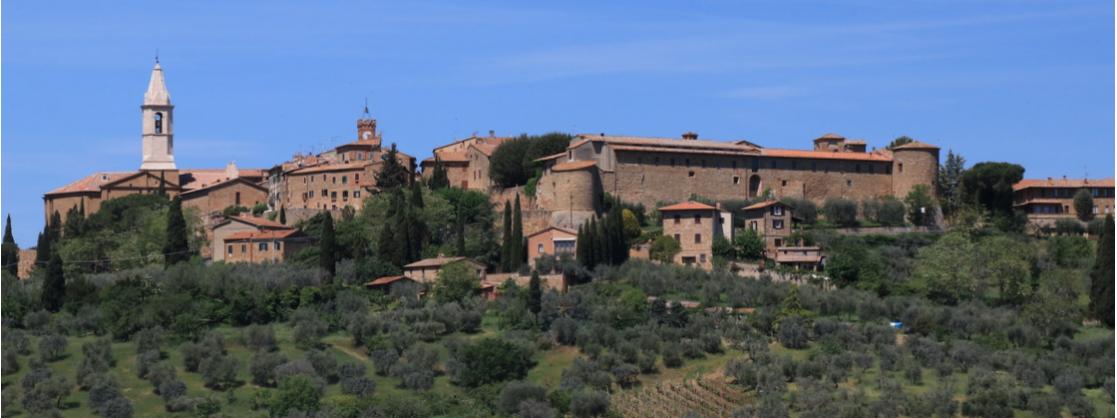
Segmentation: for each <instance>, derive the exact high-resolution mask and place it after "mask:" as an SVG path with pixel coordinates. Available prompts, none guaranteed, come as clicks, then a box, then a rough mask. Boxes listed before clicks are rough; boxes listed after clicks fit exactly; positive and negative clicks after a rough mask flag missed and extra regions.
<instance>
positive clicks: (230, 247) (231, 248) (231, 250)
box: [229, 245, 233, 254]
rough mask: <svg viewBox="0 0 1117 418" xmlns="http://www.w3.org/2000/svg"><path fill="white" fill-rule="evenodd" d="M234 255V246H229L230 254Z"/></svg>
mask: <svg viewBox="0 0 1117 418" xmlns="http://www.w3.org/2000/svg"><path fill="white" fill-rule="evenodd" d="M232 253H233V246H232V245H230V246H229V254H232Z"/></svg>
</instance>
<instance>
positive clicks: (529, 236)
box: [524, 226, 578, 238]
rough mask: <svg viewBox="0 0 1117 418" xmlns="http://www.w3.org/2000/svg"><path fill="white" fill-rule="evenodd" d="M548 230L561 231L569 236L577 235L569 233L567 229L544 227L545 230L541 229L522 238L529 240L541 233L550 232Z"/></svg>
mask: <svg viewBox="0 0 1117 418" xmlns="http://www.w3.org/2000/svg"><path fill="white" fill-rule="evenodd" d="M550 230H555V231H562V232H565V233H567V234H570V235H578V233H577V232H574V231H571V230H569V229H566V228H559V227H557V226H548V227H546V228H543V229H541V230H539V231H537V232H535V233H534V234H531V235H528V236H526V237H524V238H531V237H534V236H536V235H539V234H542V233H544V232H547V231H550Z"/></svg>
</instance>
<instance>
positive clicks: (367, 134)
mask: <svg viewBox="0 0 1117 418" xmlns="http://www.w3.org/2000/svg"><path fill="white" fill-rule="evenodd" d="M369 138H372V132H369V131H365V133H363V134H361V139H369Z"/></svg>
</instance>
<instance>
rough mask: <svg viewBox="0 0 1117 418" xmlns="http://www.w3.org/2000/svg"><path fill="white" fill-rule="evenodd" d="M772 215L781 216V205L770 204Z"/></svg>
mask: <svg viewBox="0 0 1117 418" xmlns="http://www.w3.org/2000/svg"><path fill="white" fill-rule="evenodd" d="M772 216H783V206H781V205H772Z"/></svg>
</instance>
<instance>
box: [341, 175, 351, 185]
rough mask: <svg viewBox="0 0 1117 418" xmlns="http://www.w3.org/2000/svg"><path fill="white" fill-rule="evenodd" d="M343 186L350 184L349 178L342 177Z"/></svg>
mask: <svg viewBox="0 0 1117 418" xmlns="http://www.w3.org/2000/svg"><path fill="white" fill-rule="evenodd" d="M341 184H349V177H346V176H341Z"/></svg>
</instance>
